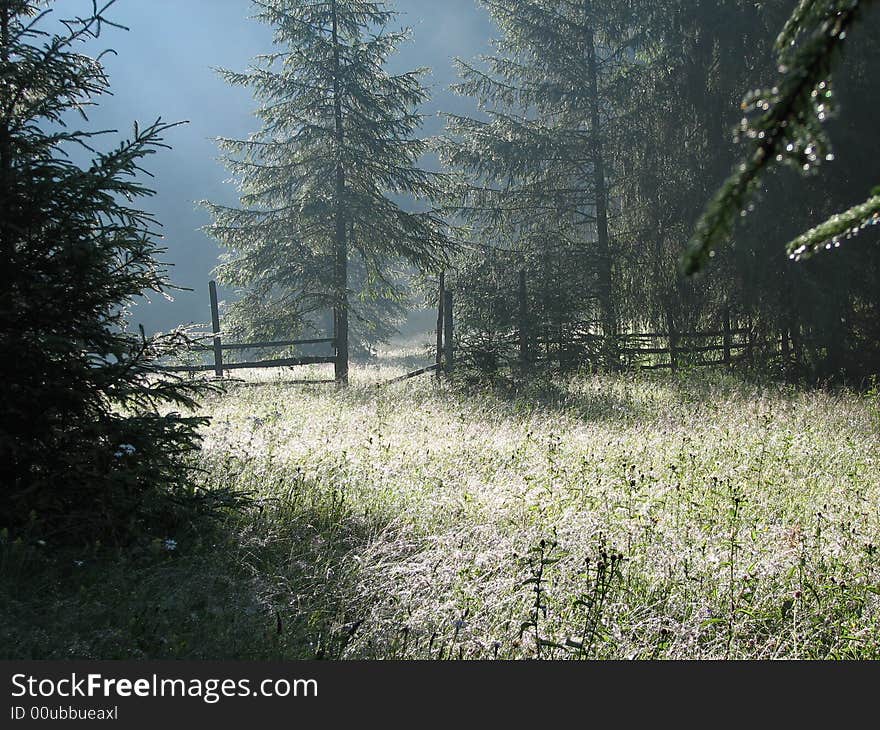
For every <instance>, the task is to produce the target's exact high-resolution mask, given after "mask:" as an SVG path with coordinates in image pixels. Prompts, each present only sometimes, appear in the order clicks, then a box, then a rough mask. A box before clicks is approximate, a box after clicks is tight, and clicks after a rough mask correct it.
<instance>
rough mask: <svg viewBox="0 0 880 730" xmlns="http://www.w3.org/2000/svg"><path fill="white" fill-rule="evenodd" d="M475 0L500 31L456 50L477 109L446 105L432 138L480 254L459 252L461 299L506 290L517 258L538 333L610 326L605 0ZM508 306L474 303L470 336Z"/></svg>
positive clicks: (614, 63)
mask: <svg viewBox="0 0 880 730" xmlns="http://www.w3.org/2000/svg"><path fill="white" fill-rule="evenodd" d="M483 5H484V6H485V7H486V9H487V10H488V11H489V13H490V14H491V16H492V18H493V19H494V20H495V22H496V25H497V26H498V28H499V31H500V37H499V39H498V40H497V41H496V43H495V46H496V49H497V53H496V54H495V55H492V56H487V57H483V58H481V59H479V63H467V62H465V61H461V60H459V61H458V62H457V64H458V67H459V72H460V76H461V82H460V83H459V84H457V85H456V87H455V90H456V92H457V93H459V94H461V95H464V96H471V97H473V98H474V99H475V100H476V101H477V102H478V104H479V107H480V110H481V112H482V114H481V115H480V117H478V118H469V117H463V116H457V115H447V130H448V131H447V136H446V138H445V139H444V140H443V142H442V144H441V146H440V153H441V159H442V160H443V161H444V163H445V164H447V165H448V166H449V167H451V168H452V169H453V170H454V171H455V172H456V173H458V176H459V181H460V184H459V185H458V186H456V187H454V188H452V189H451V195H450V205H449V209H450V212H451V213H452V214H453V215H455V216H457V217H458V218H459V219H460V220H462V221H463V223H464V224H465V225H466V227H467V234H468V237H469V239H470V243H471V244H472V245H471V246H469V247H468V248H471V249H475V250H476V252H477V253H476V255H477V256H482V259H483V260H484V261H485V262H486V265H485V266H484V267H482V268H481V267H480V266H473V265H470V264H471V263H472V261H471V259H472V258H473V256H474V254H472V253H470V252H468V253H465V254H463V256H462V257H460V260H458V261H457V262H456V264H457V268H458V274H457V277H456V279H455V282H454V284H453V285H454V286H456V287H457V295H458V301H459V302H460V303H464V302H465V300H467V302H468V303H467V304H464V307H465V309H466V310H467V311H474V312H479V310H480V307H481V306H482V302H483V299H482V297H481V292H482V290H484V289H485V288H487V287H489V288H495V289H498V290H501V291H503V290H504V289H505V288H508V289H509V290H510V291H511V292H514V293H515V292H516V290H517V286H518V280H519V279H518V274H519V271H520V270H525V271H526V273H527V279H528V287H529V291H530V299H531V303H532V308H531V312H530V317H531V320H532V324H533V325H534V329H535V334H536V335H546V336H554V335H553V334H551V333H555V332H556V331H557V330H559V329H560V328H563V327H569V326H571V325H572V323H574V322H577V323H579V324H580V325H581V326H583V327H596V328H601V329H602V331H604V332H605V333H606V334H607V335H609V337H610V336H611V335H613V333H614V332H615V330H616V327H617V315H616V312H615V301H614V300H615V287H614V285H613V280H612V263H613V262H614V261H616V259H615V257H613V256H612V254H611V252H610V251H609V242H608V235H607V217H608V210H607V208H608V205H607V200H608V189H607V188H608V185H609V183H608V181H607V180H606V177H605V173H604V155H605V154H607V152H606V150H605V144H606V143H607V142H606V140H607V138H608V136H610V130H611V128H612V127H611V124H610V122H609V120H608V118H607V117H606V116H600V114H599V111H598V110H599V109H600V108H605V107H607V106H610V105H612V104H613V101H612V100H613V96H614V95H613V88H614V83H615V82H616V80H617V77H618V75H619V73H620V70H619V68H618V66H619V58H618V55H617V54H616V53H615V52H614V49H612V48H611V47H610V46H609V45H608V44H607V43H606V42H605V35H607V33H605V34H604V35H603V31H604V30H605V25H607V22H608V17H607V14H608V11H607V8H605V5H606V3H583V2H562V3H560V2H552V3H551V2H543V1H540V0H528V1H527V2H512V1H510V0H487V1H486V2H484V3H483ZM603 13H604V14H603ZM600 69H601V70H600ZM514 301H515V300H514ZM511 312H513V313H515V312H516V308H515V305H514V307H513V308H512V309H510V310H508V316H507V317H502V318H501V319H495V320H494V321H493V313H492V312H491V311H484V312H482V313H481V317H480V318H481V319H482V320H483V322H482V323H481V324H478V326H477V328H476V330H475V331H473V332H471V333H470V334H471V336H472V338H473V337H476V338H477V339H485V337H482V338H481V337H480V333H479V331H477V330H482V331H483V333H485V332H487V331H489V330H498V331H504V330H505V329H506V327H507V322H506V321H505V320H506V319H509V315H510V313H511ZM475 324H477V323H475ZM463 325H464V326H465V328H467V327H469V325H470V322H469V321H468V320H467V319H465V321H464V322H463ZM467 331H468V330H467V329H465V330H463V332H467ZM558 354H559V356H560V357H561V358H562V357H564V354H563V352H562V350H560V352H559V353H558Z"/></svg>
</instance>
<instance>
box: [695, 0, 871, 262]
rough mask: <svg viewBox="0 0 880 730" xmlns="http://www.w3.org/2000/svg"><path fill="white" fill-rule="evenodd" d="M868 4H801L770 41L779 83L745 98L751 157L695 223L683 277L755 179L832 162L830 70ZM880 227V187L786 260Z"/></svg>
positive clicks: (800, 241) (810, 234)
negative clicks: (778, 168)
mask: <svg viewBox="0 0 880 730" xmlns="http://www.w3.org/2000/svg"><path fill="white" fill-rule="evenodd" d="M872 4H874V3H872V1H871V0H800V2H799V3H798V5H797V7H796V8H795V9H794V11H793V13H792V15H791V17H790V18H789V19H788V22H787V23H786V24H785V27H784V28H783V30H782V32H781V33H780V34H779V37H778V38H777V40H776V51H777V64H778V71H779V78H778V80H777V83H776V84H775V85H774V86H773V87H772V88H769V89H758V90H757V91H754V92H751V93H749V94H748V95H747V96H746V97H745V98H744V99H743V102H742V108H743V110H744V111H745V112H746V114H747V116H745V117H743V119H742V122H741V124H740V130H739V132H740V136H741V138H742V139H744V140H746V141H747V142H748V143H749V145H750V150H749V152H748V154H747V156H746V158H745V160H743V161H742V162H741V163H740V164H739V166H738V167H737V169H736V171H735V172H734V173H733V175H731V176H730V177H729V178H728V179H727V180H726V181H725V182H724V184H723V185H722V187H721V188H720V189H719V190H718V192H717V193H716V195H715V197H714V198H713V199H712V201H711V202H710V203H709V205H708V207H707V209H706V211H705V213H704V215H703V216H702V218H701V219H700V221H699V222H698V224H697V228H696V232H695V234H694V236H693V239H692V240H691V243H690V246H689V248H688V251H687V253H686V255H685V257H684V259H683V267H684V269H685V271H686V273H689V274H692V273H695V272H697V271H699V270H700V269H701V268H703V266H704V265H705V264H706V261H707V259H708V258H709V256H710V255H711V254H712V253H713V251H714V250H715V248H716V247H717V246H718V245H719V244H720V243H722V242H723V241H724V240H725V239H727V238H728V237H729V236H730V234H731V232H732V230H733V227H734V222H735V221H736V217H737V216H738V215H739V214H740V213H741V212H742V211H743V210H745V209H746V208H747V206H748V205H749V203H750V200H751V199H752V198H753V197H754V195H755V193H756V192H757V191H758V189H759V185H760V182H761V176H762V175H763V174H764V172H765V171H766V170H767V169H769V168H771V167H772V166H774V165H777V164H785V165H790V166H794V167H795V168H796V169H798V170H802V171H803V172H806V173H810V172H812V171H814V170H815V168H816V167H817V166H819V165H821V164H822V162H823V161H831V160H833V159H834V155H833V152H832V151H831V143H830V140H829V138H828V134H827V133H826V131H825V129H824V126H823V125H824V123H825V122H826V121H827V120H829V119H830V118H831V117H832V116H833V115H834V114H835V112H836V100H835V94H834V88H833V83H832V80H831V72H832V69H833V67H834V65H835V63H836V62H837V60H838V58H839V56H840V53H841V50H842V48H843V46H844V42H845V39H846V38H847V34H848V33H849V32H850V30H851V28H852V27H853V26H854V25H856V24H857V23H858V22H859V20H860V19H861V17H862V15H863V14H864V12H865V10H866V9H867V8H868V7H869V6H871V5H872ZM878 222H880V188H877V189H874V190H872V191H871V194H870V197H869V198H868V200H866V201H865V202H864V203H861V204H859V205H856V206H854V207H852V208H850V209H849V210H847V211H845V212H843V213H839V214H837V215H835V216H833V217H831V218H830V219H829V220H827V221H826V222H824V223H822V224H820V225H819V226H816V227H814V228H813V229H811V230H810V231H807V232H806V233H804V234H802V235H800V236H798V237H797V238H795V239H794V240H793V241H791V242H790V243H789V244H788V245H787V246H786V248H787V250H788V252H789V255H790V256H791V257H792V258H793V259H801V258H805V257H807V256H809V255H811V254H813V253H815V252H816V251H818V250H821V249H823V248H827V249H830V248H834V247H837V246H839V245H840V242H841V239H843V238H844V237H851V236H853V235H855V234H857V233H858V232H859V231H860V230H862V229H864V228H865V227H866V226H868V225H872V224H876V223H878Z"/></svg>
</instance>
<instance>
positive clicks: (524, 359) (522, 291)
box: [518, 269, 529, 370]
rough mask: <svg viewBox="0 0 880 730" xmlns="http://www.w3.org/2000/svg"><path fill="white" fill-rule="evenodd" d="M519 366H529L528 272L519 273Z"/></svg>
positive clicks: (524, 367) (523, 270)
mask: <svg viewBox="0 0 880 730" xmlns="http://www.w3.org/2000/svg"><path fill="white" fill-rule="evenodd" d="M518 324H519V365H520V368H521V369H522V370H525V369H526V368H527V367H528V365H529V325H528V292H527V291H526V271H525V269H522V270H520V272H519V322H518Z"/></svg>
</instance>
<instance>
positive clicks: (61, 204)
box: [0, 0, 204, 540]
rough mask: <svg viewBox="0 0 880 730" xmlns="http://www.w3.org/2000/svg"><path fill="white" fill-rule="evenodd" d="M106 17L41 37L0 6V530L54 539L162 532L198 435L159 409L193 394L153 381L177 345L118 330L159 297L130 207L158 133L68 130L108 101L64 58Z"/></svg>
mask: <svg viewBox="0 0 880 730" xmlns="http://www.w3.org/2000/svg"><path fill="white" fill-rule="evenodd" d="M112 4H113V3H112V2H109V3H107V4H106V5H105V6H104V7H102V8H100V9H99V8H98V7H97V6H95V7H94V11H93V12H92V13H91V14H89V15H87V16H85V17H82V18H74V19H70V20H65V21H64V22H63V25H60V26H59V27H60V28H61V30H60V31H58V32H57V33H54V34H53V33H50V32H48V31H44V30H42V25H41V23H42V21H43V19H44V18H45V17H46V15H48V13H49V12H50V10H47V9H45V4H43V3H37V2H34V1H32V0H0V79H2V82H0V259H2V262H3V264H2V266H0V352H2V357H0V368H2V373H0V412H2V413H3V418H2V426H0V525H2V526H4V527H8V528H11V529H12V530H13V531H16V530H23V529H24V528H25V526H27V529H28V530H29V531H30V534H32V535H33V534H34V533H35V532H36V533H37V534H42V535H43V536H44V537H45V536H50V535H51V536H52V537H53V538H55V539H59V540H60V539H76V538H83V537H85V538H87V539H95V538H97V537H104V538H106V536H108V535H109V536H111V537H116V538H119V539H122V538H123V537H125V536H128V535H130V534H131V533H132V532H144V531H149V530H152V529H163V527H164V523H162V522H160V521H161V520H164V519H165V518H167V517H169V516H170V515H171V514H172V513H173V511H174V510H176V507H175V506H174V505H175V504H177V503H178V502H179V500H181V499H182V498H183V495H185V494H189V493H192V489H193V488H192V485H191V483H190V480H189V476H188V470H187V468H186V463H187V461H186V457H187V454H188V453H189V452H191V451H192V450H194V449H195V448H197V445H198V438H199V437H198V428H199V427H200V426H201V425H202V424H203V423H204V419H201V418H198V417H184V416H181V415H180V414H178V413H176V412H170V413H169V412H166V411H168V410H169V408H168V407H169V406H177V407H183V408H189V407H192V406H194V405H195V400H194V399H195V398H196V396H197V395H198V394H199V393H200V392H201V391H202V390H203V389H204V386H203V385H200V384H199V383H198V382H184V381H181V380H179V379H176V378H172V377H166V376H163V375H160V374H159V369H158V367H157V364H156V363H157V360H158V359H159V358H161V357H163V356H165V355H168V354H172V353H174V352H176V351H177V350H179V349H180V348H181V347H182V346H184V345H186V342H187V339H186V336H185V334H184V333H182V332H174V333H171V334H166V335H160V336H157V337H154V338H149V339H148V338H146V337H144V336H143V335H142V334H132V333H130V332H128V331H127V324H128V319H127V317H128V308H129V305H130V304H131V303H132V300H133V298H135V297H137V296H139V295H142V294H144V293H146V292H151V291H152V292H158V293H162V292H165V291H166V289H167V287H168V282H167V280H166V273H165V270H164V268H163V266H162V265H161V264H160V263H159V261H158V258H157V257H158V256H159V255H160V254H161V253H162V250H163V249H161V248H160V247H159V246H158V243H157V240H158V238H159V236H158V234H157V230H156V229H157V225H158V224H157V223H156V221H155V220H154V219H153V218H152V216H151V215H150V214H148V213H146V212H144V211H142V210H139V209H138V208H137V207H136V205H135V201H136V200H137V199H139V198H143V197H145V196H149V195H151V191H150V190H149V189H148V188H146V187H144V186H143V185H142V184H141V183H140V182H139V181H138V179H137V175H138V173H139V172H141V165H142V164H143V163H144V160H145V158H146V157H147V156H149V155H151V154H153V153H154V152H155V151H156V150H157V148H160V147H163V146H165V145H163V143H162V135H163V133H164V132H166V131H167V130H168V128H169V126H172V125H165V124H162V123H161V121H157V122H156V123H155V124H151V125H150V126H148V127H146V128H143V129H139V128H138V127H137V126H135V130H134V136H133V137H132V138H131V139H129V140H126V141H123V142H120V143H119V144H118V145H117V146H116V147H115V148H114V149H111V150H110V151H107V152H100V151H98V150H97V146H98V145H99V143H100V141H101V140H102V139H103V137H102V135H101V134H99V133H94V132H89V131H82V130H76V129H73V128H72V127H71V126H69V125H71V124H72V123H73V121H75V120H74V118H73V116H72V115H74V114H77V113H81V114H82V116H83V117H85V110H86V109H87V108H88V106H89V105H91V104H93V103H95V100H96V99H97V98H98V97H100V96H101V95H102V94H106V93H107V92H108V90H109V82H108V79H107V76H106V75H105V72H104V69H103V67H102V65H101V62H100V57H98V58H91V57H89V56H86V55H83V54H82V53H79V52H78V51H77V46H78V45H80V44H82V43H84V42H86V41H94V39H96V38H98V37H99V35H100V32H101V29H102V27H103V26H105V25H108V24H111V25H112V23H110V21H108V20H107V17H106V15H105V14H106V12H107V9H108V8H109V7H110V5H112ZM74 153H77V154H79V155H82V154H87V155H89V156H91V158H92V159H91V162H90V163H89V164H88V165H86V166H79V165H77V164H75V162H73V161H72V157H73V156H74Z"/></svg>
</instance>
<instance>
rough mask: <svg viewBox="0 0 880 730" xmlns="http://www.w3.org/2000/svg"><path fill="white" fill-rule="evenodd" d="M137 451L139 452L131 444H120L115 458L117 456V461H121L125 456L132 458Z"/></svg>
mask: <svg viewBox="0 0 880 730" xmlns="http://www.w3.org/2000/svg"><path fill="white" fill-rule="evenodd" d="M135 451H137V449H136V448H135V447H134V446H132V445H131V444H120V446H119V448H118V449H117V450H116V452H115V453H114V454H113V456H115V457H116V458H117V459H121V458H122V457H123V456H130V455H131V454H133V453H134V452H135Z"/></svg>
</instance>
